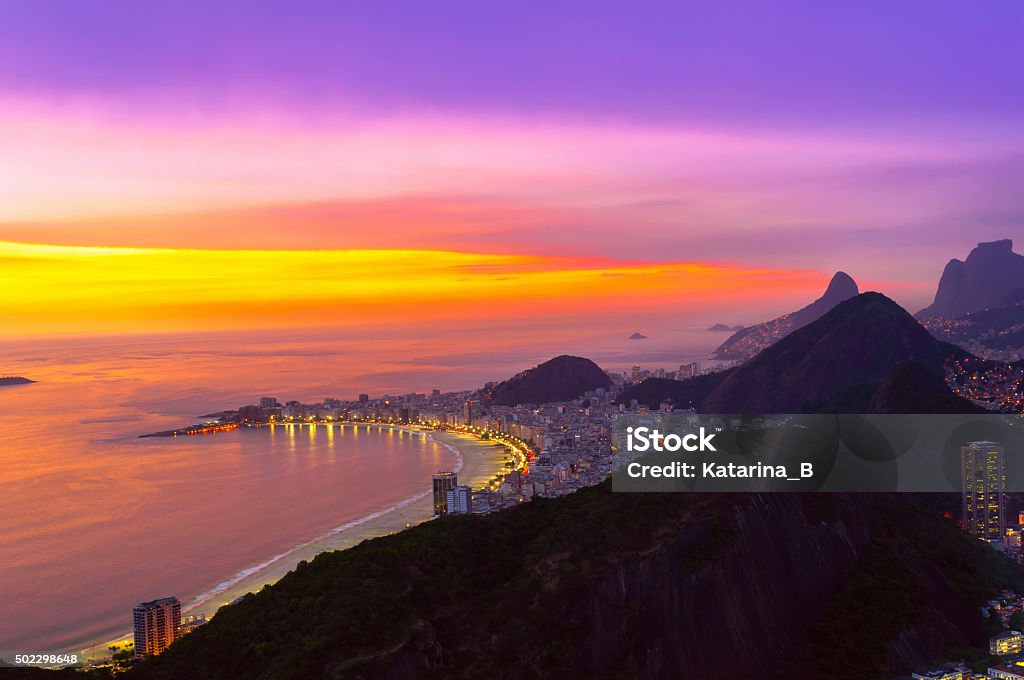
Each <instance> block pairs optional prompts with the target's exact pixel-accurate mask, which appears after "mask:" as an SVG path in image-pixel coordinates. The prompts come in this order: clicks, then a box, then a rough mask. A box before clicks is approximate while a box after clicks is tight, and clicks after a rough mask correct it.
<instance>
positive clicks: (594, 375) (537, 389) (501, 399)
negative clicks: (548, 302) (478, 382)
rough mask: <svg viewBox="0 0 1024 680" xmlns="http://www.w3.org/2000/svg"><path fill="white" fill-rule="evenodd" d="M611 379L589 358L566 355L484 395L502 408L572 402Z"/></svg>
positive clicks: (520, 374)
mask: <svg viewBox="0 0 1024 680" xmlns="http://www.w3.org/2000/svg"><path fill="white" fill-rule="evenodd" d="M611 384H612V381H611V379H609V378H608V376H607V375H606V374H605V372H604V371H602V370H601V368H600V367H599V366H598V365H597V364H595V363H594V362H593V361H591V360H590V359H584V358H583V357H573V356H569V355H567V354H563V355H562V356H557V357H555V358H554V359H549V360H548V361H545V362H544V363H542V364H540V365H539V366H536V367H535V368H531V369H529V370H527V371H523V372H522V373H519V374H518V375H516V376H513V377H512V378H509V379H508V380H506V381H504V382H501V383H498V384H497V385H495V386H494V387H492V388H490V389H489V390H485V391H484V392H483V397H484V399H485V400H486V401H489V402H491V403H494V404H500V405H502V406H518V405H519V404H544V403H547V402H550V401H569V400H571V399H576V398H577V397H581V396H583V393H584V392H587V391H589V390H595V389H597V388H599V387H608V386H610V385H611Z"/></svg>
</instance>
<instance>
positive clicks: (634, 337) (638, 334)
mask: <svg viewBox="0 0 1024 680" xmlns="http://www.w3.org/2000/svg"><path fill="white" fill-rule="evenodd" d="M629 339H630V340H646V339H647V336H646V335H644V334H643V333H641V332H639V331H637V332H636V333H633V335H631V336H629Z"/></svg>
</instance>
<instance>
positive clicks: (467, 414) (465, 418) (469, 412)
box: [462, 401, 473, 425]
mask: <svg viewBox="0 0 1024 680" xmlns="http://www.w3.org/2000/svg"><path fill="white" fill-rule="evenodd" d="M462 424H463V425H472V424H473V402H471V401H467V402H466V405H465V407H464V408H463V409H462Z"/></svg>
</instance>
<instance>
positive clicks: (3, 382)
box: [0, 375, 35, 387]
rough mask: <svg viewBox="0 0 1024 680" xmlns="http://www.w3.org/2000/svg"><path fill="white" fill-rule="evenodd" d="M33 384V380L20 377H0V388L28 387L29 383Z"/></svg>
mask: <svg viewBox="0 0 1024 680" xmlns="http://www.w3.org/2000/svg"><path fill="white" fill-rule="evenodd" d="M33 382H35V380H29V379H28V378H22V377H21V376H20V375H8V376H4V377H0V387H6V386H7V385H28V384H29V383H33Z"/></svg>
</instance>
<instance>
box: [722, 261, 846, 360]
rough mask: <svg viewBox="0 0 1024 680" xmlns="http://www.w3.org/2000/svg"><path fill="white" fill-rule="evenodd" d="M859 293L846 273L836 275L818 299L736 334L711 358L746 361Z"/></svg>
mask: <svg viewBox="0 0 1024 680" xmlns="http://www.w3.org/2000/svg"><path fill="white" fill-rule="evenodd" d="M859 292H860V291H859V289H858V288H857V282H856V281H854V280H853V279H852V278H851V277H850V276H849V274H846V273H845V272H836V274H835V276H833V277H832V280H831V281H830V282H829V284H828V288H826V289H825V292H824V294H823V295H822V296H821V297H820V298H818V299H817V300H815V301H814V302H812V303H811V304H809V305H807V306H806V307H804V308H803V309H800V310H797V311H795V312H792V313H790V314H783V315H782V316H780V317H778V318H775V319H772V320H771V321H766V322H764V323H759V324H756V325H754V326H748V327H747V328H743V329H741V330H739V331H737V332H736V333H734V334H732V335H730V336H729V338H728V339H727V340H726V341H725V342H723V343H722V344H721V345H719V347H718V349H716V350H715V356H716V357H718V358H719V359H749V358H750V357H752V356H754V355H755V354H757V353H758V352H760V351H761V350H763V349H764V348H765V347H768V346H769V345H771V344H773V343H775V342H778V341H779V340H780V339H781V338H784V337H785V336H787V335H789V334H790V333H792V332H793V331H795V330H799V329H801V328H803V327H804V326H806V325H807V324H809V323H811V322H812V321H814V320H816V319H818V318H820V317H821V316H822V315H823V314H825V313H826V312H827V311H828V310H830V309H832V308H833V307H835V306H836V305H838V304H839V303H840V302H842V301H843V300H848V299H849V298H851V297H853V296H855V295H857V293H859Z"/></svg>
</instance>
